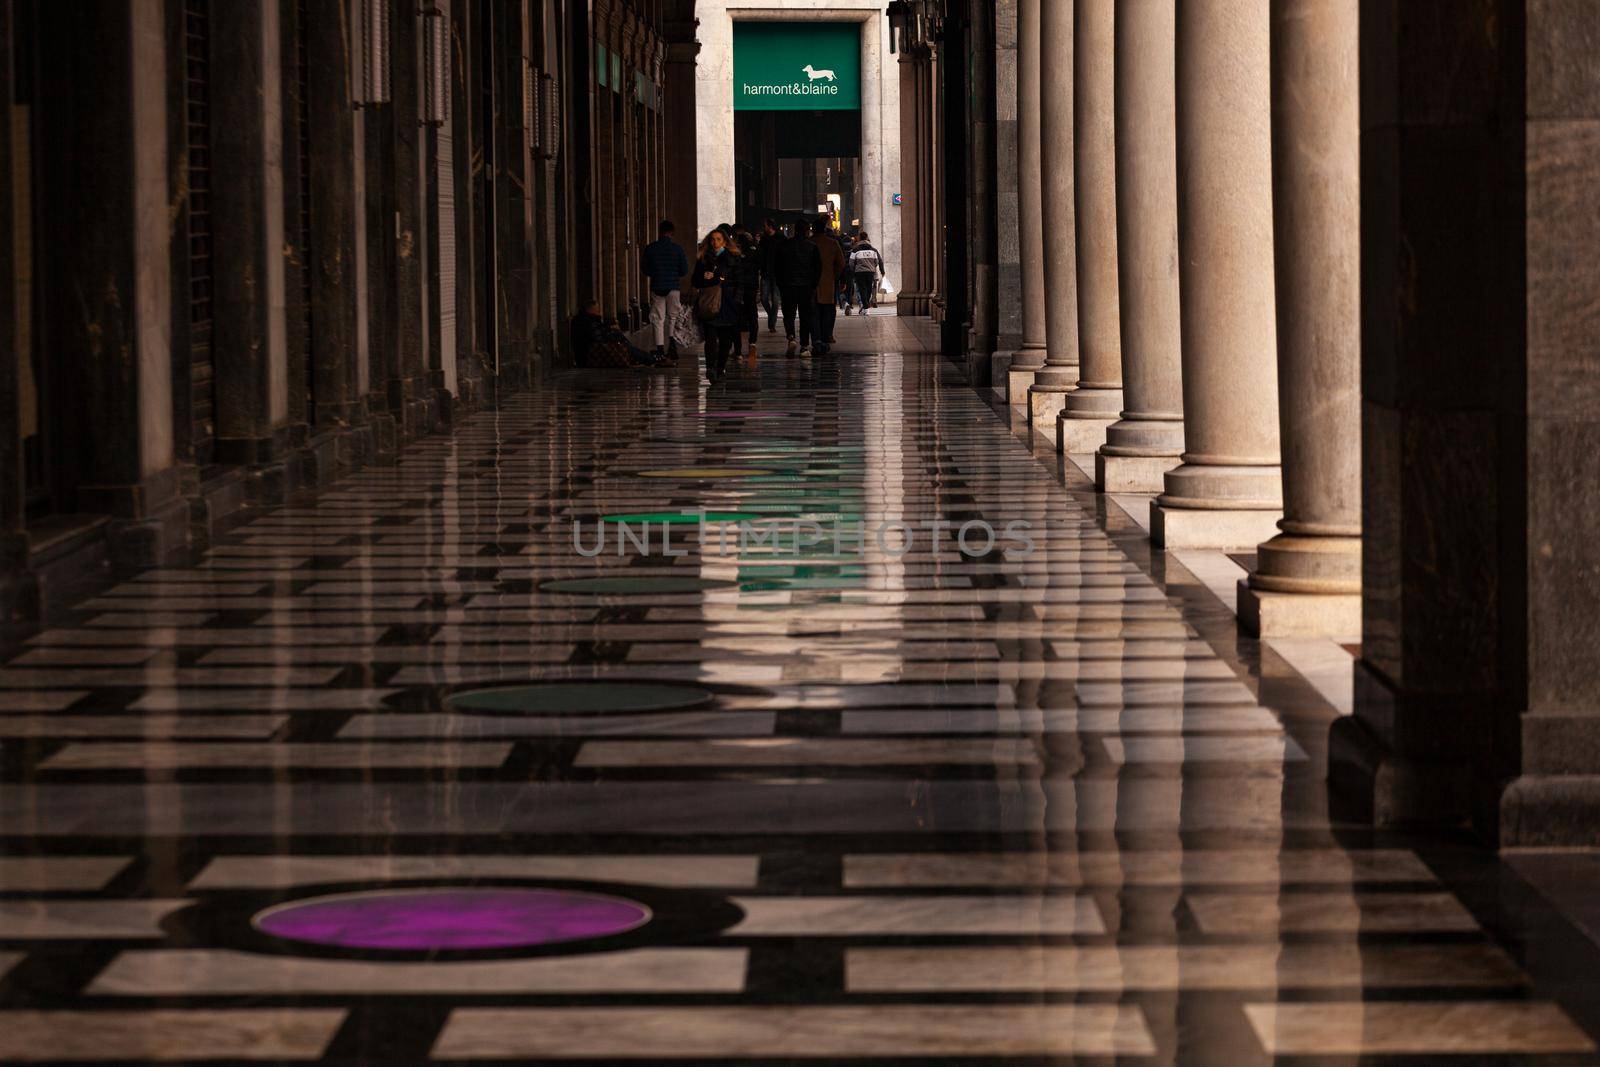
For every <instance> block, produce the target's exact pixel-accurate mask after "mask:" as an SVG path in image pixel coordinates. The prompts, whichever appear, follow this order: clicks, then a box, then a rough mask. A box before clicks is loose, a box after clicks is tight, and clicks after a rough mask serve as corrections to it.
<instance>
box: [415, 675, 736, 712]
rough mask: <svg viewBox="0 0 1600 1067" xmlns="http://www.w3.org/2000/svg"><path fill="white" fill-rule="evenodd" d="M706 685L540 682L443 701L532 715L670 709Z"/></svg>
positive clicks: (697, 696)
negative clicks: (698, 686)
mask: <svg viewBox="0 0 1600 1067" xmlns="http://www.w3.org/2000/svg"><path fill="white" fill-rule="evenodd" d="M712 696H713V694H712V693H711V691H710V690H708V689H700V688H697V687H695V686H692V685H656V684H653V683H647V682H604V683H596V684H593V685H585V684H581V683H572V682H542V683H539V684H535V685H515V686H504V687H501V688H497V689H472V690H468V691H467V692H463V693H455V694H452V695H451V696H450V697H448V698H446V700H445V703H446V704H448V705H449V706H450V707H451V708H453V709H455V710H456V711H480V712H482V711H487V712H499V713H501V714H508V713H525V714H533V715H566V714H591V715H592V714H603V713H606V712H639V711H673V710H675V709H678V708H691V707H694V706H696V705H698V704H704V703H706V702H707V701H709V700H711V699H712Z"/></svg>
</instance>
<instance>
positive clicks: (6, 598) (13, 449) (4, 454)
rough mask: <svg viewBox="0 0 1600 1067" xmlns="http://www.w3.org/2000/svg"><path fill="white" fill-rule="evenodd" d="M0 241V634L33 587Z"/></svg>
mask: <svg viewBox="0 0 1600 1067" xmlns="http://www.w3.org/2000/svg"><path fill="white" fill-rule="evenodd" d="M15 32H16V31H15V28H14V26H13V23H12V12H11V5H10V4H0V219H12V218H15V217H16V214H15V212H16V211H17V207H18V205H17V189H16V186H15V184H14V183H13V182H12V180H11V176H12V173H13V167H14V166H15V165H16V162H15V160H14V158H13V156H12V154H11V138H12V111H11V109H12V106H13V101H14V98H13V95H12V91H11V90H12V85H13V81H14V78H15V74H14V68H13V65H12V58H11V57H12V49H13V47H14V40H15V36H14V35H15ZM6 231H7V232H6V233H5V235H4V236H0V631H3V628H6V627H9V626H10V625H11V624H13V623H16V622H19V621H21V620H22V619H24V618H26V617H28V616H29V615H31V614H33V611H32V602H33V599H34V594H33V581H32V578H31V576H30V575H29V574H28V572H27V563H28V529H27V517H26V516H27V482H26V475H25V474H24V472H23V451H22V447H23V446H22V440H23V438H22V427H23V408H22V405H23V397H22V388H21V386H22V367H21V363H20V360H21V359H22V358H23V355H22V344H21V330H22V324H21V314H20V313H19V309H18V302H19V299H20V296H21V290H20V288H19V281H18V279H19V274H20V271H21V267H20V265H19V263H18V258H17V257H18V254H19V252H21V251H22V250H20V249H19V248H18V244H19V242H18V241H17V239H16V234H15V232H14V231H13V230H12V229H11V227H10V226H7V227H6Z"/></svg>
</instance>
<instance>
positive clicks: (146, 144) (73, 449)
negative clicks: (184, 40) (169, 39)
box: [34, 0, 188, 568]
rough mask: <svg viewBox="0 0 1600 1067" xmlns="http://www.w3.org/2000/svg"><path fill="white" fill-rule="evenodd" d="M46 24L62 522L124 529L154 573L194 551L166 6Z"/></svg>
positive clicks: (45, 117) (119, 558)
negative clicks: (183, 472) (177, 351)
mask: <svg viewBox="0 0 1600 1067" xmlns="http://www.w3.org/2000/svg"><path fill="white" fill-rule="evenodd" d="M36 11H37V14H38V19H39V22H38V26H39V35H40V41H41V46H40V51H41V53H42V54H41V55H40V56H39V62H40V64H41V69H42V70H47V71H49V72H50V83H51V88H52V91H51V92H50V93H48V94H44V96H43V97H42V98H41V99H40V100H39V101H38V102H37V103H38V107H37V109H36V110H37V114H36V115H35V116H34V118H35V121H37V122H38V123H40V129H41V130H42V131H48V132H47V133H42V134H41V136H40V137H39V138H38V145H39V149H40V153H39V154H40V159H39V161H38V165H37V170H36V171H35V173H37V174H38V175H39V185H38V188H37V190H36V191H37V193H38V196H39V199H40V202H41V204H42V207H43V211H42V221H43V229H42V231H41V232H42V233H48V234H50V235H51V236H50V240H49V252H48V254H47V255H42V256H40V257H39V266H40V269H41V277H40V292H41V294H42V296H43V300H42V301H41V303H42V305H43V318H44V321H47V322H49V323H51V324H52V334H51V338H50V360H51V362H52V364H53V371H54V373H55V374H56V376H57V377H56V380H57V381H59V382H61V383H63V384H65V383H71V385H72V394H71V409H70V410H71V412H72V416H73V417H71V418H70V419H67V418H65V417H63V419H62V421H61V423H60V425H59V426H58V427H57V438H58V442H59V444H60V451H58V452H54V453H53V454H52V459H53V460H54V461H55V462H57V463H59V464H62V465H63V469H62V470H59V471H57V472H56V473H57V476H58V478H59V479H60V483H59V486H58V489H59V491H58V498H59V499H60V506H61V509H62V510H63V511H76V512H82V513H89V514H102V515H108V516H110V517H111V551H112V556H113V559H114V560H115V561H116V562H117V563H118V564H119V565H120V566H122V567H124V568H132V567H140V566H149V565H151V564H156V563H160V562H164V561H167V560H170V559H173V558H175V557H176V556H178V555H179V554H181V553H182V552H183V551H184V550H186V549H187V547H188V515H187V511H188V508H187V504H186V502H185V501H184V500H183V499H182V497H181V496H180V495H179V477H178V468H177V467H176V465H175V458H176V457H175V455H174V448H173V419H172V359H173V350H172V290H171V285H172V274H171V259H170V249H171V244H170V242H171V237H170V231H169V219H170V215H171V210H172V208H171V190H170V188H169V185H168V181H169V177H170V172H169V170H168V157H167V149H168V142H167V93H166V63H167V49H166V23H165V12H164V10H163V6H162V4H161V3H160V0H130V2H128V3H126V4H122V5H118V6H117V7H116V9H115V10H114V11H112V12H109V13H108V12H104V11H101V10H99V9H98V8H95V7H87V6H82V5H77V4H47V5H41V6H39V7H38V8H37V9H36ZM57 79H59V84H57ZM89 279H93V284H88V280H89ZM66 410H67V409H66V407H65V406H63V408H62V411H63V412H65V411H66ZM52 414H54V413H52ZM68 496H70V497H71V499H70V500H69V499H66V498H67V497H68Z"/></svg>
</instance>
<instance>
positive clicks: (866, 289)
mask: <svg viewBox="0 0 1600 1067" xmlns="http://www.w3.org/2000/svg"><path fill="white" fill-rule="evenodd" d="M847 267H848V270H847V273H846V275H845V276H846V278H848V279H849V283H850V285H851V288H852V289H854V291H855V295H856V297H857V298H858V299H859V300H860V302H861V314H863V315H865V314H866V313H867V309H869V308H874V307H877V306H878V283H879V282H880V281H881V280H882V279H883V256H882V255H881V254H880V253H879V252H878V250H877V249H876V248H874V247H872V241H871V239H870V238H868V236H867V233H866V231H865V230H863V231H861V233H860V234H859V235H858V236H857V238H856V243H855V247H854V248H852V249H851V250H850V258H849V260H848V261H847ZM845 314H846V315H848V314H850V311H849V309H848V308H847V309H845Z"/></svg>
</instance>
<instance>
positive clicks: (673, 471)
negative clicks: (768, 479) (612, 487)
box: [639, 467, 772, 479]
mask: <svg viewBox="0 0 1600 1067" xmlns="http://www.w3.org/2000/svg"><path fill="white" fill-rule="evenodd" d="M771 473H772V472H771V471H769V470H761V469H759V468H756V467H672V468H670V469H668V470H659V471H640V472H639V477H641V478H685V479H706V478H754V477H756V476H757V475H761V474H771Z"/></svg>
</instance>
